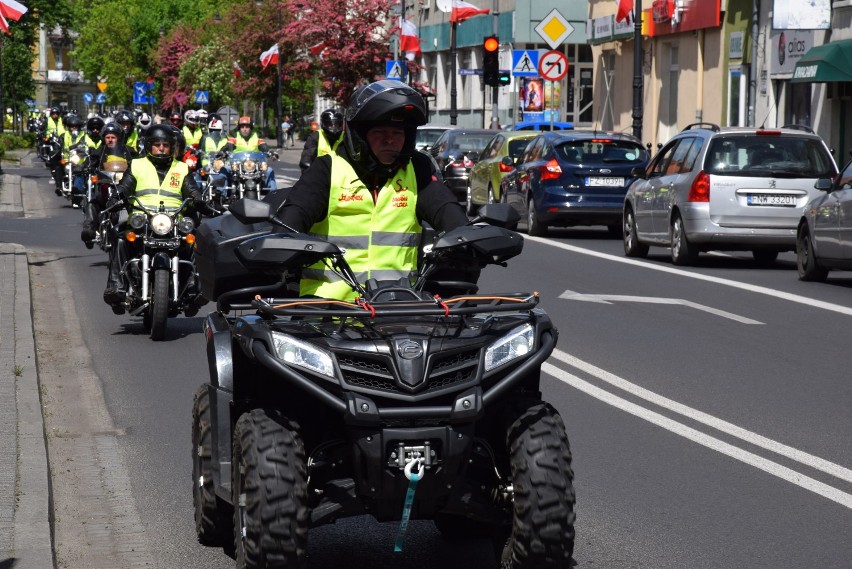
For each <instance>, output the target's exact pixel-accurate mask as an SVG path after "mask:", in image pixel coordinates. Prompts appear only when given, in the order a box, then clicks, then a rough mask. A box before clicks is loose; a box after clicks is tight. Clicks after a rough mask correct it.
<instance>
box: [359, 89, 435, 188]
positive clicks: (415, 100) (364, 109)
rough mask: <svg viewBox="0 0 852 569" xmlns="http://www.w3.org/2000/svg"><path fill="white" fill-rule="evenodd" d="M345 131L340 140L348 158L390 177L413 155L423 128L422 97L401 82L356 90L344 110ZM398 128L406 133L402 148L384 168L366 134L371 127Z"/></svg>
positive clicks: (424, 120) (376, 172)
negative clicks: (416, 140) (397, 156)
mask: <svg viewBox="0 0 852 569" xmlns="http://www.w3.org/2000/svg"><path fill="white" fill-rule="evenodd" d="M345 120H346V131H345V132H344V135H343V140H344V141H345V144H346V150H347V152H348V153H349V156H350V157H351V158H352V159H353V160H354V161H355V162H356V163H358V165H359V166H361V168H364V169H366V170H367V171H368V172H370V173H372V174H385V175H388V174H391V173H393V171H395V170H396V169H397V168H399V166H400V165H401V164H404V163H405V162H406V161H407V160H408V159H409V158H410V157H411V155H412V154H413V153H414V142H415V140H414V139H415V136H416V134H417V127H418V126H420V125H424V124H426V103H425V101H424V100H423V97H422V96H421V95H420V93H418V92H417V91H415V90H414V89H412V88H411V87H409V86H408V85H406V84H405V83H402V82H400V81H394V80H393V79H384V80H382V81H376V82H375V83H370V84H369V85H365V86H363V87H359V88H358V89H357V90H356V91H355V93H353V94H352V97H350V98H349V106H347V107H346V115H345ZM387 125H391V126H400V127H402V128H403V129H405V144H404V145H403V147H402V152H401V153H400V156H399V159H398V160H397V163H395V164H392V165H391V166H383V165H382V164H381V163H380V162H379V161H378V160H376V157H375V156H373V153H372V152H371V151H370V147H369V145H368V144H367V131H368V130H369V129H370V128H372V127H374V126H387Z"/></svg>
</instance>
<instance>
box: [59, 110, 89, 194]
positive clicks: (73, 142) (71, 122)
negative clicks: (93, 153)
mask: <svg viewBox="0 0 852 569" xmlns="http://www.w3.org/2000/svg"><path fill="white" fill-rule="evenodd" d="M83 124H85V123H84V122H83V119H82V118H80V117H79V116H77V115H76V114H68V116H66V117H65V127H66V131H65V133H64V134H63V135H62V138H61V140H62V159H63V160H65V162H63V167H62V168H61V169H57V170H56V172H57V173H56V176H57V177H56V178H55V180H54V181H56V182H57V184H56V188H57V189H56V194H57V195H61V194H62V192H61V190H60V189H59V188H60V187H61V183H62V182H61V181H62V180H63V179H65V174H66V172H67V170H66V165H67V161H68V159H69V158H70V157H71V148H73V147H74V146H77V145H78V144H82V145H83V146H86V131H84V130H83ZM85 193H86V175H85V173H82V172H76V173H74V174H73V177H72V179H71V195H72V197H71V206H72V207H74V208H75V209H76V208H79V207H80V203H81V200H82V197H83V195H84V194H85Z"/></svg>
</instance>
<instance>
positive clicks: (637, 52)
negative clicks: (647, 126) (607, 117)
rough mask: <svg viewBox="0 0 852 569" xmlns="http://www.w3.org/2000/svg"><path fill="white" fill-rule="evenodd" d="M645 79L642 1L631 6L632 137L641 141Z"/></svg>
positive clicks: (637, 0) (639, 0)
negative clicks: (643, 67) (643, 68)
mask: <svg viewBox="0 0 852 569" xmlns="http://www.w3.org/2000/svg"><path fill="white" fill-rule="evenodd" d="M644 85H645V78H644V75H643V72H642V0H636V1H635V2H634V4H633V136H635V137H636V138H638V139H639V140H642V117H643V110H642V99H643V89H644Z"/></svg>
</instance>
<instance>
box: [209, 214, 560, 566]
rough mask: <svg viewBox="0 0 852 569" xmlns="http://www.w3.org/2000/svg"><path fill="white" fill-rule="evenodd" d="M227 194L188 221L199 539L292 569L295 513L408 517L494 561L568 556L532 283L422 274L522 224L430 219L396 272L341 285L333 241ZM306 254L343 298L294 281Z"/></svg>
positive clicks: (244, 559)
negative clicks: (199, 296) (304, 289)
mask: <svg viewBox="0 0 852 569" xmlns="http://www.w3.org/2000/svg"><path fill="white" fill-rule="evenodd" d="M230 211H231V213H230V214H226V215H224V216H222V217H219V218H215V219H212V220H209V221H208V222H207V223H205V224H203V225H202V226H201V228H200V229H199V232H198V248H197V257H196V258H197V262H198V269H199V275H200V278H201V283H202V292H203V294H204V296H205V297H207V298H208V299H211V300H215V301H216V303H217V311H215V312H212V313H211V314H210V315H209V316H208V317H207V320H206V323H205V336H206V340H207V356H208V362H209V367H210V382H209V383H207V384H205V385H203V386H202V387H200V388H199V390H198V391H197V393H196V394H195V401H194V405H193V422H192V462H193V499H194V504H195V522H196V529H197V532H198V539H199V541H200V542H201V543H204V544H208V545H224V546H226V547H227V546H228V543H229V542H230V541H231V540H233V546H234V555H235V558H236V564H237V567H240V568H242V567H302V566H304V564H305V557H306V547H307V536H308V530H309V529H310V528H312V527H316V526H320V525H323V524H328V523H332V522H334V521H335V520H337V519H339V518H344V517H348V516H356V515H362V514H365V513H368V514H371V515H372V516H374V517H375V518H376V519H377V520H378V521H400V531H399V538H398V540H397V543H396V545H395V547H396V549H397V550H399V549H400V548H401V547H402V545H403V539H404V534H405V529H406V526H407V523H408V520H409V519H427V520H433V521H434V523H435V524H436V526H437V527H438V529H439V530H440V531H441V532H442V534H444V535H447V536H448V537H453V538H456V539H457V538H458V537H459V536H463V537H464V536H469V537H474V536H475V537H482V536H489V537H491V538H492V540H493V543H494V546H495V554H496V556H497V558H498V562H499V566H500V567H502V568H529V569H533V568H535V569H543V568H568V567H569V565H570V563H571V555H572V552H573V548H574V489H573V472H572V470H571V452H570V448H569V444H568V437H567V435H566V433H565V426H564V425H563V422H562V419H561V417H560V416H559V413H558V412H557V411H556V410H555V409H554V408H553V407H552V406H550V405H549V404H547V403H545V402H544V401H542V399H541V393H540V391H539V374H540V366H541V364H542V362H544V361H545V360H546V359H547V358H548V356H549V355H550V353H551V352H552V351H553V348H554V346H555V344H556V339H557V331H556V329H555V328H554V327H553V324H552V323H551V321H550V318H549V317H548V316H547V314H545V312H544V311H542V310H541V309H540V308H538V295H537V294H536V293H508V294H487V295H486V294H475V292H476V291H477V288H476V284H475V283H473V282H464V281H458V280H456V281H448V280H446V279H445V280H436V277H437V276H438V275H440V274H441V273H442V269H444V270H443V274H444V275H446V274H448V273H449V274H457V273H456V272H455V271H453V270H450V271H447V270H446V269H447V267H448V265H449V266H450V268H452V265H453V263H455V266H456V267H458V266H459V265H458V264H459V261H460V260H461V261H462V262H463V263H464V264H466V265H467V266H468V267H469V266H474V267H479V268H481V267H484V266H486V265H488V264H503V263H504V261H505V260H507V259H509V258H511V257H514V256H516V255H518V254H519V253H520V252H521V250H522V248H523V239H522V238H521V236H520V235H519V234H517V233H515V232H513V231H510V230H508V229H505V228H504V227H505V226H509V225H511V224H512V223H517V214H515V213H514V211H513V210H512V209H511V208H510V207H508V206H505V205H504V204H492V205H487V206H483V208H482V209H480V211H479V216H478V217H477V218H475V219H474V220H473V221H472V222H471V223H470V224H469V225H467V226H465V227H461V228H458V229H455V230H452V231H449V232H446V233H444V234H442V235H439V236H438V237H437V238H436V239H435V240H434V243H433V244H432V245H430V246H426V247H424V254H423V259H422V264H421V269H420V271H419V275H418V278H417V280H416V282H414V283H413V284H412V283H411V282H410V281H409V280H408V279H403V280H402V281H400V282H377V281H368V282H366V283H359V282H357V279H356V277H355V275H354V274H353V273H352V271H351V269H350V268H349V266H348V265H347V264H346V261H345V260H344V258H343V253H342V252H341V250H340V249H338V247H337V246H335V245H333V244H331V243H329V242H326V241H323V240H321V239H318V238H315V237H312V236H309V235H305V234H295V233H278V232H276V231H277V228H274V226H273V224H271V223H270V219H272V220H274V218H273V217H271V216H270V209H269V205H268V204H266V203H263V202H259V201H255V200H248V199H246V200H241V201H239V202H236V203H235V204H234V205H233V207H232V208H231V210H230ZM481 222H488V223H493V224H494V225H489V224H484V223H481ZM498 225H501V226H502V227H501V226H498ZM319 261H325V262H326V263H327V266H328V267H330V268H333V269H334V270H336V272H337V273H338V275H339V276H340V277H341V278H343V279H344V280H346V281H347V282H348V283H349V284H350V285H351V286H352V287H353V289H354V290H355V291H357V293H358V294H359V298H358V299H357V300H356V301H354V302H341V301H337V300H329V299H318V298H298V297H297V296H296V295H294V294H293V292H292V284H291V283H292V282H293V281H294V279H297V278H298V273H299V270H300V269H301V268H302V267H306V266H309V265H311V264H314V263H317V262H319ZM247 284H253V285H254V286H248V287H247V286H246V285H247ZM439 290H456V291H459V290H468V291H473V293H472V294H459V295H456V296H439V295H437V294H435V291H439ZM427 291H430V292H427Z"/></svg>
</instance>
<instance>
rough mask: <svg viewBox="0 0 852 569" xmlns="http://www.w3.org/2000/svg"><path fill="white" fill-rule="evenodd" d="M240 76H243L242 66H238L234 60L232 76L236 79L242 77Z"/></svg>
mask: <svg viewBox="0 0 852 569" xmlns="http://www.w3.org/2000/svg"><path fill="white" fill-rule="evenodd" d="M242 76H243V68H242V67H240V64H239V62H236V61H235V62H234V77H236V78H237V79H240V78H242Z"/></svg>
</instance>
